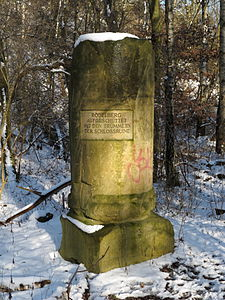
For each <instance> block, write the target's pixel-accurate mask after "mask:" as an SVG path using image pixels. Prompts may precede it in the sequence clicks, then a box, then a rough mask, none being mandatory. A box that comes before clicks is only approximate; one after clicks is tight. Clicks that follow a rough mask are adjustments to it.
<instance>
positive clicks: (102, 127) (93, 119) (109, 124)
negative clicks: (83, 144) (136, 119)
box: [80, 110, 133, 140]
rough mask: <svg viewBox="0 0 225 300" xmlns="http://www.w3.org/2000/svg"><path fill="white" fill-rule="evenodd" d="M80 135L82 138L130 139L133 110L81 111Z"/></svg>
mask: <svg viewBox="0 0 225 300" xmlns="http://www.w3.org/2000/svg"><path fill="white" fill-rule="evenodd" d="M80 116H81V118H80V136H81V139H83V140H132V139H133V111H131V110H120V111H118V110H117V111H116V110H113V111H85V110H83V111H81V112H80Z"/></svg>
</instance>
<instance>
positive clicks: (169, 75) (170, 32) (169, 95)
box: [165, 0, 178, 186]
mask: <svg viewBox="0 0 225 300" xmlns="http://www.w3.org/2000/svg"><path fill="white" fill-rule="evenodd" d="M173 1H174V0H166V1H165V6H166V10H165V21H166V52H167V70H166V78H165V102H166V124H165V125H166V127H165V142H166V158H165V169H166V181H167V185H168V186H176V185H178V175H177V172H176V170H175V167H174V156H175V152H174V115H173V91H174V57H173V56H174V55H173V44H174V24H173V23H174V22H173V5H174V2H173Z"/></svg>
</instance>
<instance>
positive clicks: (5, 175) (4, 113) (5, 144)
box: [0, 37, 15, 191]
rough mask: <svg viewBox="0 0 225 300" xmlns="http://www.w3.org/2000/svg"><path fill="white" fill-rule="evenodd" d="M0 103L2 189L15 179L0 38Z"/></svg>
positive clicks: (9, 104) (8, 103)
mask: <svg viewBox="0 0 225 300" xmlns="http://www.w3.org/2000/svg"><path fill="white" fill-rule="evenodd" d="M0 102H1V125H0V140H1V177H2V178H1V179H2V189H1V191H2V190H3V188H4V185H5V183H6V182H7V180H8V179H9V180H10V181H12V180H14V179H15V173H14V172H15V166H14V162H13V156H12V153H11V142H10V141H11V120H10V115H11V97H10V95H9V82H8V76H7V70H6V60H5V55H4V45H3V41H2V39H1V37H0Z"/></svg>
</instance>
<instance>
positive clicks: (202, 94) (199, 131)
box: [196, 0, 208, 137]
mask: <svg viewBox="0 0 225 300" xmlns="http://www.w3.org/2000/svg"><path fill="white" fill-rule="evenodd" d="M201 6H202V18H201V25H202V52H201V57H200V67H199V73H200V82H199V99H198V100H199V104H200V106H201V107H202V110H204V108H205V105H206V100H207V82H206V79H207V75H206V74H207V55H206V51H207V31H208V27H207V1H206V0H202V1H201ZM204 123H205V114H204V112H203V111H201V112H200V115H199V116H198V117H197V124H196V137H198V136H203V135H205V125H204Z"/></svg>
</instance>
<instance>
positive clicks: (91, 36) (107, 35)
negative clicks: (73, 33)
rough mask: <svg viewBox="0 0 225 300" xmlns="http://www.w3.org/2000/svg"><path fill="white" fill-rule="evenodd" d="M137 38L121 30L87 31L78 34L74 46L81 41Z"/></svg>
mask: <svg viewBox="0 0 225 300" xmlns="http://www.w3.org/2000/svg"><path fill="white" fill-rule="evenodd" d="M127 37H129V38H133V39H139V38H138V37H137V36H136V35H133V34H130V33H122V32H100V33H87V34H82V35H81V36H79V38H78V39H77V41H76V42H75V45H74V47H77V46H78V45H79V44H80V43H81V42H84V41H93V42H105V41H119V40H123V39H125V38H127Z"/></svg>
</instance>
